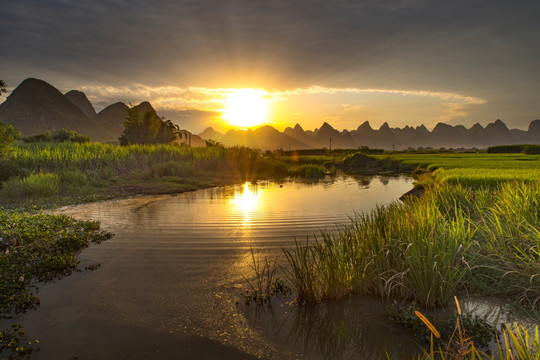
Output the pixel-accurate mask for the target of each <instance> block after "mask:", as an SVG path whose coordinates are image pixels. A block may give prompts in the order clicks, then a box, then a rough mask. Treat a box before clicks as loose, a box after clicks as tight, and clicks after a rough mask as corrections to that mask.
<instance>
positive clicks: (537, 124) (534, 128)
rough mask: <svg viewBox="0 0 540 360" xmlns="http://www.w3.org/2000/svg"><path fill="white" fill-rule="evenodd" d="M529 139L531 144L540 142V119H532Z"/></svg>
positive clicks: (528, 133) (528, 131)
mask: <svg viewBox="0 0 540 360" xmlns="http://www.w3.org/2000/svg"><path fill="white" fill-rule="evenodd" d="M527 140H528V142H530V143H531V144H540V120H539V119H536V120H534V121H531V123H530V124H529V129H528V130H527Z"/></svg>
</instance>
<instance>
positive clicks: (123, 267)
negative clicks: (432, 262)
mask: <svg viewBox="0 0 540 360" xmlns="http://www.w3.org/2000/svg"><path fill="white" fill-rule="evenodd" d="M411 188H412V180H411V179H410V178H406V177H401V178H390V177H374V178H367V177H337V178H328V179H326V180H323V181H321V182H316V183H301V182H294V181H285V182H282V183H276V182H266V181H264V182H259V183H257V184H250V183H246V184H240V185H236V186H225V187H219V188H212V189H206V190H200V191H196V192H192V193H184V194H181V195H176V196H157V197H148V196H145V197H135V198H130V199H122V200H113V201H106V202H99V203H92V204H85V205H80V206H73V207H67V208H63V209H60V210H59V211H58V212H62V213H65V214H69V215H71V216H74V217H75V218H77V219H92V220H99V221H101V223H102V228H103V229H106V230H109V231H112V232H114V233H115V236H114V238H113V239H111V240H109V241H107V242H104V243H102V244H100V245H94V246H91V247H90V248H88V249H86V250H84V251H83V252H82V253H81V255H80V259H81V261H82V264H81V268H84V266H86V265H89V264H95V263H99V264H100V265H101V267H100V268H99V269H98V270H96V271H82V272H79V273H75V274H74V275H72V276H70V277H67V278H65V279H62V280H60V281H57V282H56V283H54V284H47V285H44V286H42V287H41V289H40V294H39V296H40V298H41V306H40V308H39V309H38V310H37V311H31V312H29V313H27V314H24V315H21V316H18V317H17V318H16V319H15V320H14V321H16V322H20V323H22V324H23V325H24V327H25V329H26V330H27V334H28V336H29V337H30V338H37V339H39V340H40V346H41V351H40V352H39V353H37V354H36V357H37V358H46V359H67V358H70V357H72V356H77V357H78V359H139V358H141V359H142V358H179V359H182V358H186V359H190V358H193V359H195V358H209V359H213V358H216V359H243V358H245V359H250V358H256V357H262V358H279V359H289V358H290V359H295V358H309V359H312V358H336V359H337V358H349V357H358V356H359V354H364V355H365V354H379V355H384V350H385V349H389V351H390V352H399V349H401V348H402V346H405V345H403V344H402V343H401V342H402V341H405V340H403V339H405V338H403V337H400V336H401V335H400V334H399V330H398V329H394V328H393V327H392V325H391V324H389V323H388V322H387V320H386V316H385V315H384V304H382V303H381V302H379V301H377V300H374V299H366V298H359V297H357V298H354V299H348V300H345V301H343V302H340V303H337V304H330V305H325V306H324V307H321V308H319V309H315V310H309V309H307V310H306V309H302V308H298V307H296V306H293V305H290V304H288V303H287V301H286V300H284V301H281V302H280V303H279V304H275V306H274V307H273V309H270V310H268V309H267V308H257V307H256V306H255V305H251V306H246V305H244V303H243V301H242V295H241V294H242V292H243V291H244V289H245V288H246V280H245V277H248V278H249V277H250V276H252V273H251V272H250V264H251V253H250V249H254V251H255V252H256V253H257V254H258V255H260V256H270V257H273V256H277V257H279V259H280V260H283V255H282V250H281V248H282V247H291V246H293V245H294V242H295V239H301V240H302V241H304V239H306V238H308V237H309V238H311V239H312V238H313V235H314V234H315V235H316V234H317V233H319V232H320V230H322V229H327V230H335V229H336V228H337V227H339V226H340V224H345V223H347V222H348V221H349V217H350V216H352V215H353V214H354V213H355V212H363V211H369V210H370V209H372V208H373V207H375V206H376V205H377V204H384V203H388V202H390V201H393V200H395V199H397V198H398V197H399V196H401V195H402V194H403V193H405V192H407V191H408V190H410V189H411ZM336 329H338V330H339V329H341V330H340V331H341V333H339V334H341V335H340V336H338V337H337V338H336V336H335V335H336V331H338V330H336ZM339 334H338V335H339ZM324 340H326V342H325V341H324ZM306 341H307V343H306ZM409 345H410V344H409ZM409 345H406V346H409Z"/></svg>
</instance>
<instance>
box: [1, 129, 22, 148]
mask: <svg viewBox="0 0 540 360" xmlns="http://www.w3.org/2000/svg"><path fill="white" fill-rule="evenodd" d="M20 136H21V133H20V132H19V130H17V129H15V128H14V127H13V126H11V125H9V124H4V123H1V122H0V156H2V155H4V154H5V153H6V151H7V149H8V147H9V145H10V144H11V143H12V142H13V141H15V140H16V139H18V138H19V137H20Z"/></svg>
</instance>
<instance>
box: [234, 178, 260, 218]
mask: <svg viewBox="0 0 540 360" xmlns="http://www.w3.org/2000/svg"><path fill="white" fill-rule="evenodd" d="M257 198H258V195H257V191H256V190H254V189H250V183H249V182H246V183H244V185H242V190H241V191H239V192H237V193H236V194H234V198H233V199H232V203H233V204H234V205H235V206H236V207H237V208H238V209H239V210H241V211H243V212H244V213H246V214H249V213H251V212H252V211H253V210H255V209H256V208H257Z"/></svg>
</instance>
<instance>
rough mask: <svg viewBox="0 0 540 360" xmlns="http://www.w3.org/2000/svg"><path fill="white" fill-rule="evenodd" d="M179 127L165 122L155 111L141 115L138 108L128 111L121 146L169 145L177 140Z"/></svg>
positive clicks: (170, 122)
mask: <svg viewBox="0 0 540 360" xmlns="http://www.w3.org/2000/svg"><path fill="white" fill-rule="evenodd" d="M177 130H179V129H178V126H175V125H174V124H173V123H172V121H170V120H167V121H164V120H163V119H161V118H160V117H159V116H158V115H157V114H156V113H155V112H154V111H147V112H145V113H144V114H141V111H140V110H139V108H137V107H132V108H130V109H128V111H127V118H126V121H125V122H124V131H123V132H122V134H121V135H120V137H119V140H120V144H121V145H130V144H167V143H170V142H173V141H174V140H175V139H177V132H176V131H177Z"/></svg>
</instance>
